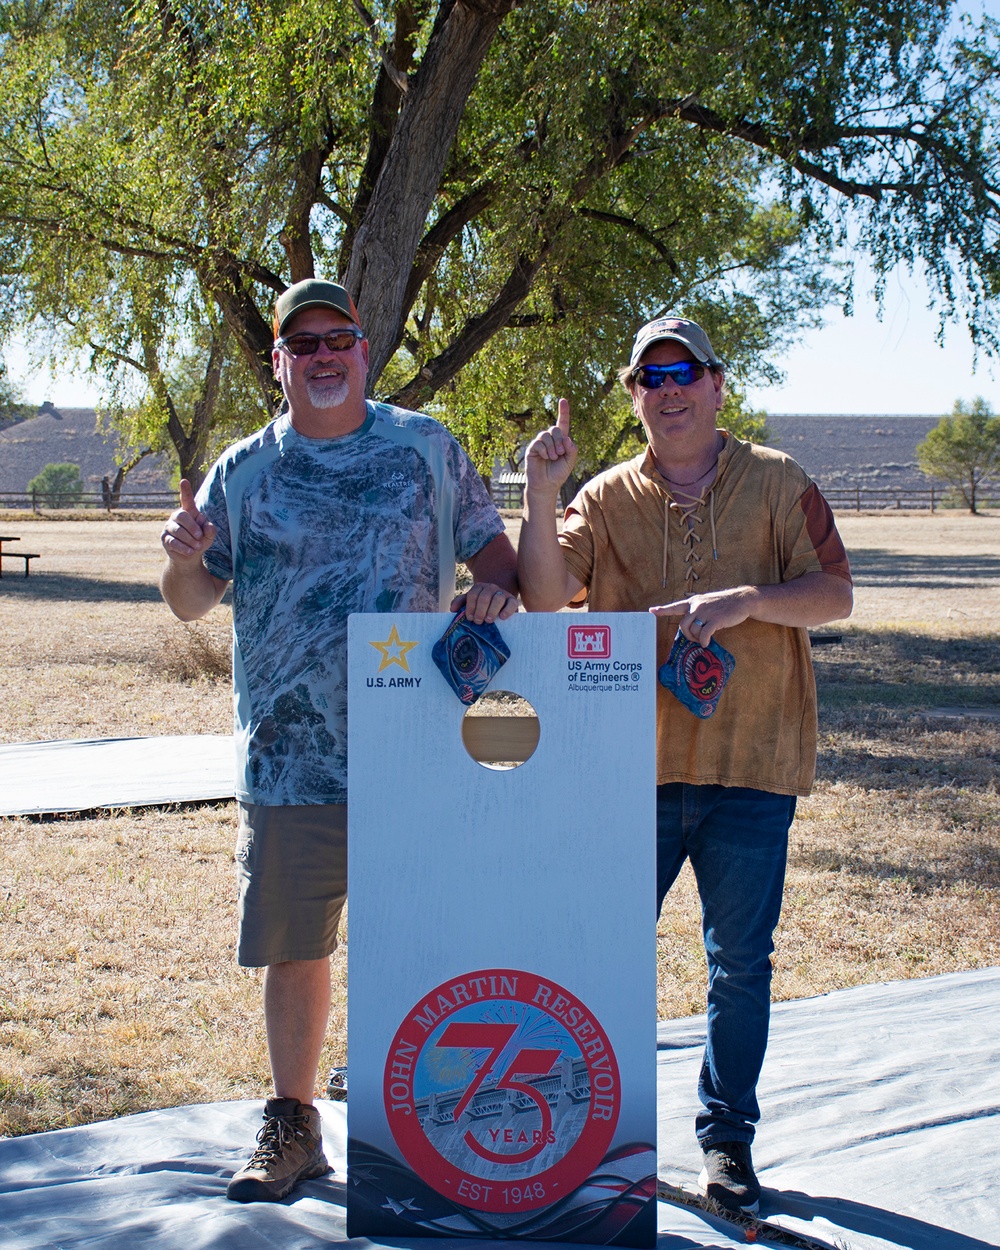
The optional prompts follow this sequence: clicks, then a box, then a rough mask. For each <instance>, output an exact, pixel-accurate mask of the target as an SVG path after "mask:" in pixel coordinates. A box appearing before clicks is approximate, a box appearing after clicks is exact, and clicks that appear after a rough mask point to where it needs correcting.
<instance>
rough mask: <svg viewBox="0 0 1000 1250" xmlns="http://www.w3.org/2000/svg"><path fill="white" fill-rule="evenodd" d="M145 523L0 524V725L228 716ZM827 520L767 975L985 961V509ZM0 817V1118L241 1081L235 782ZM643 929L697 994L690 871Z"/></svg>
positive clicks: (997, 923)
mask: <svg viewBox="0 0 1000 1250" xmlns="http://www.w3.org/2000/svg"><path fill="white" fill-rule="evenodd" d="M9 520H10V518H8V521H7V522H5V523H4V524H7V523H8V522H9ZM511 528H512V529H513V530H514V532H515V537H516V529H517V526H516V523H512V525H511ZM159 529H160V523H159V522H158V521H133V522H106V523H104V524H99V523H95V522H94V521H91V520H87V521H82V520H81V521H58V522H55V521H25V522H22V523H20V524H17V525H15V526H14V527H13V528H10V529H5V531H4V532H10V533H18V532H20V533H21V534H22V535H23V541H24V542H25V545H26V546H27V547H29V548H30V550H33V551H40V552H42V559H41V560H39V561H37V562H36V569H35V572H33V573H32V575H31V577H30V578H28V579H24V578H20V577H16V576H15V577H8V576H5V577H4V578H3V580H2V581H0V637H2V639H3V646H4V655H5V661H6V663H5V665H4V668H3V669H2V670H0V699H2V700H3V705H4V707H5V709H6V710H7V715H6V716H5V717H4V720H3V723H2V724H0V740H3V741H8V742H15V741H30V740H42V739H48V738H61V737H108V736H121V735H129V734H169V733H191V732H198V731H204V732H216V733H220V732H221V733H224V732H227V731H228V728H229V718H230V707H231V704H230V694H229V684H228V679H227V677H226V676H224V675H220V671H222V672H223V673H224V671H225V669H226V663H227V661H226V656H227V653H228V610H227V609H226V608H225V607H223V608H222V609H220V610H219V611H217V612H216V613H214V614H213V616H212V618H210V619H209V620H208V621H205V622H199V623H198V625H197V626H195V627H192V628H190V629H189V628H185V627H184V626H182V625H180V624H179V623H178V622H176V621H174V620H173V618H172V617H171V616H170V615H169V613H168V612H167V610H166V609H165V608H164V607H163V605H162V604H161V603H160V602H159V596H158V594H157V591H156V588H155V585H156V579H157V576H158V571H159V566H160V559H161V557H160V550H159V546H158V542H157V535H158V533H159ZM841 529H842V532H843V534H844V537H845V540H846V541H847V543H848V546H849V548H850V549H851V551H852V557H853V562H854V565H855V570H856V573H857V575H858V580H859V587H858V592H857V607H856V611H855V615H854V617H853V618H852V620H851V622H850V624H849V625H848V626H845V627H844V642H843V644H842V645H840V646H838V647H825V648H817V651H816V664H817V674H818V679H819V683H820V691H821V759H820V780H819V781H818V783H817V786H816V790H815V792H814V794H813V795H812V797H811V798H809V799H807V800H804V801H802V803H801V804H800V808H799V819H798V820H797V821H796V824H795V826H794V828H793V838H792V846H791V854H790V863H789V875H788V889H787V897H786V904H785V911H784V917H783V920H782V925H781V929H780V932H779V936H778V950H777V955H776V960H775V963H776V976H775V994H776V996H777V997H778V998H780V999H783V998H796V997H802V996H806V995H810V994H816V993H822V992H825V991H827V990H831V989H837V988H841V987H844V986H848V985H855V984H860V983H864V982H875V981H883V980H894V979H898V978H904V977H912V976H928V975H933V974H936V973H941V972H949V971H954V970H958V969H963V968H973V967H979V966H983V965H989V964H996V963H1000V919H998V918H1000V906H998V904H1000V819H998V817H1000V803H998V796H997V789H996V777H997V764H998V760H1000V721H997V720H995V719H992V718H988V717H987V718H983V719H979V718H978V716H979V715H980V714H982V715H983V716H984V717H985V714H987V713H990V712H992V711H1000V695H998V687H1000V649H998V646H997V643H998V625H997V622H998V621H1000V555H998V553H1000V517H996V516H990V517H981V518H973V517H964V516H960V515H957V514H947V515H941V514H939V515H938V516H937V517H934V518H931V517H929V516H927V515H924V516H897V515H891V516H882V517H877V518H871V517H864V516H862V517H856V516H853V515H848V516H845V517H843V518H842V519H841ZM831 628H833V627H831ZM961 705H965V706H966V708H967V714H966V715H965V716H964V717H963V716H962V715H961V714H959V715H958V717H957V718H955V717H952V718H949V719H941V718H938V717H936V716H935V715H933V712H934V709H936V708H941V707H956V706H961ZM0 837H2V839H3V848H4V850H3V856H2V859H0V1133H21V1132H31V1131H35V1130H39V1129H45V1128H53V1127H58V1126H61V1125H65V1124H74V1123H81V1122H85V1121H89V1120H93V1119H100V1118H104V1117H106V1116H109V1115H116V1114H121V1113H125V1112H129V1111H136V1110H143V1109H147V1108H149V1107H154V1106H166V1105H171V1104H178V1103H186V1102H198V1101H211V1100H215V1099H223V1098H238V1097H255V1096H259V1095H260V1093H261V1091H262V1090H263V1089H264V1088H265V1087H266V1084H267V1079H268V1077H267V1060H266V1052H265V1047H264V1041H263V1037H262V1033H261V1029H260V1016H259V983H258V980H259V978H258V974H256V973H247V972H243V971H240V970H239V969H238V968H237V967H236V966H235V964H234V962H233V954H232V952H233V938H234V910H235V909H234V904H233V877H232V862H231V859H232V842H233V838H234V819H233V813H232V805H231V804H206V805H203V806H189V807H185V808H182V809H152V810H146V811H138V812H109V813H106V814H102V815H88V816H85V817H81V818H72V819H60V820H34V819H32V820H24V819H9V820H0ZM658 952H659V1004H658V1006H659V1012H660V1014H661V1016H664V1017H669V1016H677V1015H684V1014H689V1013H691V1012H698V1011H701V1010H703V1009H704V997H703V995H704V989H703V982H704V957H703V954H702V949H701V940H700V935H699V931H698V908H697V900H696V897H695V894H694V890H693V883H692V881H691V878H690V874H689V873H687V872H685V874H683V875H682V879H681V881H680V882H679V883H678V886H677V887H675V890H674V891H673V892H672V894H671V897H670V900H669V902H668V904H667V906H666V907H665V910H664V915H663V917H662V919H661V921H660V925H659V941H658ZM345 965H346V959H345V953H344V951H343V950H342V951H341V952H339V953H338V955H337V956H336V958H335V964H334V969H335V1004H334V1013H333V1018H332V1022H331V1028H330V1032H329V1043H328V1047H327V1050H326V1053H325V1054H324V1058H323V1065H324V1067H323V1070H324V1071H325V1069H326V1067H327V1065H330V1064H333V1063H341V1062H344V1059H345V1052H346V1034H345V1020H346V1004H345Z"/></svg>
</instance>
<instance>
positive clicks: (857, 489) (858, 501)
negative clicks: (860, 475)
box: [854, 486, 861, 512]
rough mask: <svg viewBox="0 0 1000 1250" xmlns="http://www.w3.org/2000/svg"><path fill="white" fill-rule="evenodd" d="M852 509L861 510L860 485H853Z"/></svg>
mask: <svg viewBox="0 0 1000 1250" xmlns="http://www.w3.org/2000/svg"><path fill="white" fill-rule="evenodd" d="M854 511H855V512H860V511H861V487H860V486H855V488H854Z"/></svg>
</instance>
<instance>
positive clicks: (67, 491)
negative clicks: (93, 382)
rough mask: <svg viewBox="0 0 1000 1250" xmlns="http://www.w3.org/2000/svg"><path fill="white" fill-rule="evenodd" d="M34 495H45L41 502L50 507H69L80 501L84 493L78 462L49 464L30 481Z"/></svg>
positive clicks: (30, 489)
mask: <svg viewBox="0 0 1000 1250" xmlns="http://www.w3.org/2000/svg"><path fill="white" fill-rule="evenodd" d="M28 490H29V491H31V493H32V494H33V495H44V496H45V497H46V498H44V499H43V500H42V501H41V502H42V503H43V504H47V505H48V506H49V507H50V508H67V507H70V506H71V505H73V504H75V503H79V502H80V497H81V496H82V495H83V478H82V477H81V476H80V466H79V465H78V464H69V463H67V462H65V461H64V462H63V463H61V464H47V465H46V466H45V468H44V469H43V470H42V471H41V473H38V474H36V476H35V477H33V478H32V479H31V481H30V482H29V483H28Z"/></svg>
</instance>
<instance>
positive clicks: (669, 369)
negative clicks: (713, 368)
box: [632, 360, 708, 391]
mask: <svg viewBox="0 0 1000 1250" xmlns="http://www.w3.org/2000/svg"><path fill="white" fill-rule="evenodd" d="M707 368H708V366H707V365H696V364H695V362H694V361H693V360H681V361H679V362H678V363H677V364H676V365H637V366H636V368H634V369H633V370H632V381H633V382H638V383H639V385H640V386H641V387H642V389H643V390H644V391H658V390H659V389H660V387H661V386H662V385H663V383H664V382H666V380H667V378H670V380H671V381H672V382H676V383H677V385H678V386H690V385H691V383H692V382H697V381H699V380H700V379H701V378H703V377H704V376H705V370H706V369H707Z"/></svg>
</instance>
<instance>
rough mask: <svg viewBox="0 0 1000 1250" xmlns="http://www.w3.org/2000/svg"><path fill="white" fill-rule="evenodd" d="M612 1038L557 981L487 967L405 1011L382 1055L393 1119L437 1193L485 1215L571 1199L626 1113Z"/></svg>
mask: <svg viewBox="0 0 1000 1250" xmlns="http://www.w3.org/2000/svg"><path fill="white" fill-rule="evenodd" d="M620 1091H621V1082H620V1079H619V1074H618V1064H617V1062H616V1060H615V1055H614V1051H613V1050H612V1047H611V1043H610V1041H609V1039H608V1036H607V1034H606V1032H605V1031H604V1029H603V1028H602V1026H601V1024H600V1022H599V1021H598V1020H597V1019H596V1017H595V1016H594V1014H593V1012H591V1011H589V1010H588V1009H587V1007H586V1005H585V1004H584V1003H583V1002H581V1001H580V1000H579V999H578V998H576V997H575V996H574V995H573V994H572V993H570V991H568V990H566V989H564V988H563V987H562V986H560V985H557V984H556V983H555V982H554V981H552V980H550V979H548V978H546V977H541V976H538V975H536V974H534V973H530V972H523V971H519V970H516V969H511V968H488V969H482V970H480V971H476V972H470V973H466V974H465V975H463V976H460V977H456V978H453V979H452V980H450V981H446V982H444V983H443V984H442V985H439V986H437V987H436V988H435V989H433V990H431V991H430V993H428V994H427V995H425V996H424V997H423V998H422V999H421V1000H420V1001H419V1002H418V1003H417V1004H416V1005H415V1006H414V1007H413V1008H412V1009H411V1011H409V1012H408V1013H407V1015H406V1018H405V1019H404V1021H403V1023H402V1024H401V1025H400V1027H399V1029H398V1031H397V1033H396V1036H395V1038H394V1039H393V1042H392V1045H391V1047H390V1048H389V1053H388V1055H387V1057H386V1061H385V1071H384V1078H383V1097H384V1103H385V1113H386V1117H387V1119H388V1122H389V1127H390V1129H391V1132H392V1134H393V1137H394V1139H395V1141H396V1144H397V1146H398V1147H399V1149H400V1151H401V1152H402V1154H403V1156H404V1158H405V1159H406V1162H407V1163H408V1164H409V1166H410V1167H412V1168H413V1170H414V1171H415V1172H416V1173H417V1174H418V1175H419V1176H421V1177H422V1178H423V1180H425V1181H426V1182H427V1183H428V1184H429V1185H431V1186H432V1187H433V1188H434V1189H436V1190H437V1191H438V1192H439V1193H442V1194H446V1195H447V1196H448V1197H450V1198H451V1199H453V1200H454V1201H455V1202H457V1203H459V1204H460V1205H462V1206H465V1207H468V1208H471V1209H474V1210H479V1211H490V1212H496V1211H517V1210H532V1209H535V1208H537V1207H542V1206H547V1205H549V1204H550V1203H553V1202H556V1201H558V1200H559V1199H560V1198H563V1197H567V1196H568V1195H569V1194H571V1193H572V1192H573V1191H574V1190H575V1189H576V1188H577V1187H578V1186H579V1185H581V1184H582V1183H583V1182H584V1181H586V1179H587V1178H588V1177H589V1176H590V1175H591V1173H592V1172H593V1171H594V1170H595V1168H597V1167H598V1165H599V1164H600V1163H601V1161H602V1159H604V1157H605V1155H606V1154H607V1151H608V1148H609V1146H610V1144H611V1141H612V1138H613V1136H614V1132H615V1127H616V1125H617V1123H618V1116H619V1111H620Z"/></svg>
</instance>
